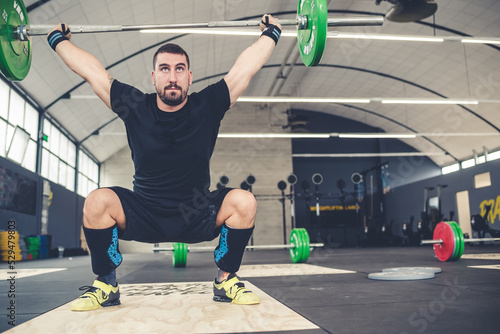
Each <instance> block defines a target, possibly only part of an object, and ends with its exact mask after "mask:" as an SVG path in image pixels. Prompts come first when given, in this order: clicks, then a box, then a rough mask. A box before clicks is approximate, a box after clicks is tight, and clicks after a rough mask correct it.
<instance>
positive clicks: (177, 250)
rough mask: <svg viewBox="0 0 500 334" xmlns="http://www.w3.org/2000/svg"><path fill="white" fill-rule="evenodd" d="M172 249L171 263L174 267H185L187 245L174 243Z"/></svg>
mask: <svg viewBox="0 0 500 334" xmlns="http://www.w3.org/2000/svg"><path fill="white" fill-rule="evenodd" d="M173 247H174V251H173V252H172V263H173V265H174V267H176V268H178V267H185V266H186V260H187V245H186V244H184V243H180V242H174V244H173Z"/></svg>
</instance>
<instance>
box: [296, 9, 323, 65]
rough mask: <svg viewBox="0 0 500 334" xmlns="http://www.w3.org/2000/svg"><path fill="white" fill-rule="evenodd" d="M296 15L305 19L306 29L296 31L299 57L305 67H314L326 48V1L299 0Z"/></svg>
mask: <svg viewBox="0 0 500 334" xmlns="http://www.w3.org/2000/svg"><path fill="white" fill-rule="evenodd" d="M297 14H298V15H299V16H301V15H304V16H306V17H307V29H303V30H300V29H299V30H298V31H297V40H298V44H299V50H300V57H301V58H302V61H303V62H304V64H305V65H306V66H316V65H318V64H319V62H320V61H321V58H322V57H323V53H324V52H325V47H326V35H327V32H328V6H327V2H326V0H299V3H298V8H297Z"/></svg>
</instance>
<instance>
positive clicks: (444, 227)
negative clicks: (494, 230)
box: [420, 222, 500, 261]
mask: <svg viewBox="0 0 500 334" xmlns="http://www.w3.org/2000/svg"><path fill="white" fill-rule="evenodd" d="M432 238H433V240H422V241H421V242H420V243H421V244H422V245H428V244H432V245H434V253H436V256H437V258H438V259H439V260H440V261H457V260H459V259H460V258H461V257H462V254H463V253H464V245H465V243H466V242H481V241H500V238H479V239H464V235H463V233H462V229H461V228H460V226H459V225H458V224H457V223H455V222H441V223H439V224H437V225H436V228H435V229H434V234H433V236H432Z"/></svg>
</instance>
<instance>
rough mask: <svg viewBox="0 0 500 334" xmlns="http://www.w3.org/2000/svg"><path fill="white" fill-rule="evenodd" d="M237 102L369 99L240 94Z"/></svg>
mask: <svg viewBox="0 0 500 334" xmlns="http://www.w3.org/2000/svg"><path fill="white" fill-rule="evenodd" d="M238 102H271V103H272V102H274V103H283V102H290V103H370V99H359V98H313V97H269V96H241V97H240V98H239V99H238Z"/></svg>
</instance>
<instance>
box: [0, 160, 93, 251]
mask: <svg viewBox="0 0 500 334" xmlns="http://www.w3.org/2000/svg"><path fill="white" fill-rule="evenodd" d="M0 168H2V173H3V175H2V179H1V180H0V183H2V187H1V188H3V189H2V192H3V193H2V196H1V200H2V206H1V207H0V223H1V225H0V229H4V230H6V229H7V222H8V220H9V219H14V220H15V221H16V230H17V231H18V232H19V234H21V235H24V236H29V235H40V234H41V233H42V231H44V230H46V231H47V233H48V234H50V235H52V245H51V247H52V248H54V247H57V246H64V247H65V248H79V247H80V227H81V225H82V212H83V203H84V198H83V197H81V196H79V195H77V194H76V193H74V192H72V191H69V190H67V189H66V188H64V187H62V186H60V185H58V184H55V183H52V182H50V181H47V180H45V179H44V178H42V177H41V176H39V175H36V174H34V173H32V172H30V171H28V170H26V169H24V168H23V167H21V166H19V165H17V164H15V163H13V162H11V161H9V160H7V159H5V158H2V157H0ZM44 182H45V183H47V184H48V188H47V189H48V192H47V194H46V196H47V205H48V204H50V205H48V210H47V214H48V216H47V217H48V219H47V220H43V219H42V209H43V198H44V193H43V185H44ZM27 183H34V184H35V185H36V186H35V189H36V190H35V194H34V198H33V199H32V198H31V196H32V194H31V192H30V194H29V195H27V190H26V189H27V187H26V184H27ZM6 199H10V200H11V201H12V202H18V203H21V204H22V205H24V207H26V203H27V202H31V201H34V207H35V210H34V211H31V210H29V211H31V212H30V213H25V212H26V210H19V209H18V208H15V207H14V206H12V205H6V204H5V202H6ZM22 211H25V212H22ZM42 221H46V225H45V226H42Z"/></svg>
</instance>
